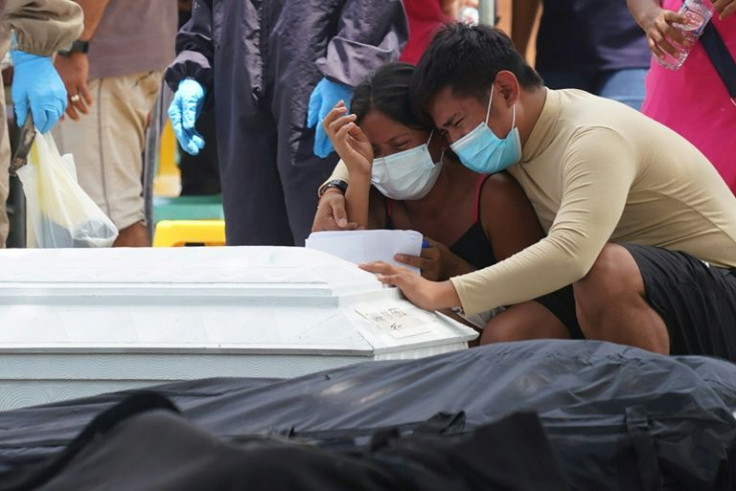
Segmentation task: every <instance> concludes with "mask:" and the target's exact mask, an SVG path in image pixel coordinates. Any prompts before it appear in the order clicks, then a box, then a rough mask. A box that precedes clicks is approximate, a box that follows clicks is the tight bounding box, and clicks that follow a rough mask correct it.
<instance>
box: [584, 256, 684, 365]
mask: <svg viewBox="0 0 736 491" xmlns="http://www.w3.org/2000/svg"><path fill="white" fill-rule="evenodd" d="M573 290H574V291H575V306H576V312H577V316H578V321H579V322H580V328H581V329H582V330H583V333H584V334H585V337H586V339H597V340H601V341H612V342H614V343H619V344H626V345H630V346H636V347H639V348H643V349H646V350H649V351H654V352H657V353H662V354H668V353H669V348H670V340H669V334H668V333H667V327H666V326H665V323H664V321H663V320H662V318H661V317H660V316H659V314H657V312H655V311H654V309H652V307H651V306H650V305H649V304H648V303H647V301H646V300H645V298H644V295H645V292H644V281H643V280H642V277H641V273H640V272H639V267H638V266H637V265H636V261H634V258H633V257H632V256H631V254H629V251H627V250H626V248H624V247H622V246H620V245H617V244H608V245H606V247H604V249H603V251H601V253H600V255H599V256H598V259H596V262H595V264H594V265H593V267H592V268H591V270H590V271H589V272H588V274H587V275H586V276H585V277H584V278H583V279H581V280H580V281H578V282H577V283H575V284H574V285H573Z"/></svg>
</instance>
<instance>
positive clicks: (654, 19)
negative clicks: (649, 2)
mask: <svg viewBox="0 0 736 491" xmlns="http://www.w3.org/2000/svg"><path fill="white" fill-rule="evenodd" d="M637 21H638V23H639V25H640V26H641V28H642V29H643V30H644V32H645V33H646V35H647V43H648V44H649V49H650V50H651V51H652V54H654V56H655V57H656V58H658V59H662V58H664V57H665V53H668V54H670V55H672V56H677V52H678V48H677V47H676V46H675V45H674V44H675V43H676V44H680V43H682V42H684V40H685V38H684V36H683V35H682V32H681V31H680V30H679V29H678V28H677V27H676V24H682V23H683V22H685V17H684V16H682V15H680V14H678V13H677V12H673V11H671V10H667V9H663V8H662V7H658V6H654V7H651V8H649V9H647V10H646V11H645V12H644V13H643V14H642V15H641V16H640V18H639V19H637Z"/></svg>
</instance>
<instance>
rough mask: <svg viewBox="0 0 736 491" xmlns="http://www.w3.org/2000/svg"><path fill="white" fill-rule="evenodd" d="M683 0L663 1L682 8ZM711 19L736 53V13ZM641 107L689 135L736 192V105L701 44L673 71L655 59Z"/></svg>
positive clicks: (663, 4) (682, 133)
mask: <svg viewBox="0 0 736 491" xmlns="http://www.w3.org/2000/svg"><path fill="white" fill-rule="evenodd" d="M681 5H682V0H662V6H663V7H664V8H667V9H670V10H675V11H676V10H678V9H679V8H680V6H681ZM711 22H712V23H713V25H714V26H715V28H716V30H717V31H718V34H719V35H720V36H721V38H722V39H723V41H724V42H725V43H726V46H727V47H728V50H729V52H730V53H731V56H734V57H736V14H732V15H731V16H730V17H728V18H726V20H723V21H721V20H719V19H718V15H717V14H715V13H714V15H713V18H712V19H711ZM646 90H647V92H646V97H645V99H644V104H643V105H642V108H641V110H642V112H643V113H644V114H646V115H647V116H650V117H651V118H653V119H655V120H657V121H659V122H660V123H663V124H664V125H666V126H669V127H670V128H672V129H673V130H675V131H676V132H677V133H679V134H680V135H682V136H684V137H685V138H687V139H688V140H690V142H691V143H692V144H694V145H695V146H696V147H698V149H700V151H701V152H703V153H704V154H705V156H706V157H708V160H710V161H711V162H712V163H713V165H714V166H715V167H716V169H717V170H718V172H719V173H720V174H721V176H722V177H723V179H724V180H725V181H726V184H728V186H729V187H730V188H731V191H732V192H733V193H734V194H736V106H735V105H734V104H733V103H732V102H731V100H730V97H729V95H728V91H727V90H726V86H725V85H724V84H723V81H722V80H721V78H720V77H719V76H718V73H717V72H716V70H715V68H714V67H713V64H712V63H711V61H710V58H708V55H707V54H706V53H705V50H704V49H703V46H702V45H701V44H700V43H698V44H697V45H696V46H695V47H694V48H693V50H692V51H691V52H690V55H689V56H688V58H687V60H685V64H684V65H683V66H682V67H681V68H680V69H679V70H677V71H670V70H667V69H665V68H663V67H661V66H660V65H659V64H658V63H657V62H656V61H654V60H652V64H651V68H650V70H649V74H648V75H647V81H646Z"/></svg>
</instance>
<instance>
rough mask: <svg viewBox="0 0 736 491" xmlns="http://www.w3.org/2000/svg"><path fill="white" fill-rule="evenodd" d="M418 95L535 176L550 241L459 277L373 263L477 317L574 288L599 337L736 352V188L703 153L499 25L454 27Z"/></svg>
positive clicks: (528, 185)
mask: <svg viewBox="0 0 736 491" xmlns="http://www.w3.org/2000/svg"><path fill="white" fill-rule="evenodd" d="M461 46H462V47H461ZM412 97H414V99H415V101H414V102H415V104H416V106H417V107H420V108H422V109H423V110H424V111H426V113H427V115H428V116H430V117H431V118H432V120H433V121H434V124H435V125H436V126H437V127H438V128H439V129H440V130H441V131H442V132H443V133H444V134H445V135H446V137H447V139H448V141H449V142H451V144H452V145H451V148H452V149H453V150H454V151H455V152H456V153H457V154H458V156H459V157H460V159H461V161H462V162H463V164H465V165H466V166H468V167H470V168H472V169H474V170H477V171H481V172H497V171H500V170H503V169H507V170H508V172H509V173H511V174H512V175H513V176H514V177H515V178H516V179H517V180H518V181H519V183H520V184H521V186H522V188H523V189H524V191H525V192H526V194H527V196H528V197H529V199H530V201H531V202H532V204H533V206H534V208H535V210H536V212H537V215H538V217H539V219H540V222H541V224H542V226H543V227H544V228H545V230H546V231H547V232H548V235H547V236H546V237H545V238H544V239H542V240H541V241H540V242H538V243H537V244H534V245H532V246H530V247H528V248H527V249H525V250H523V251H521V252H519V253H518V254H516V255H514V256H512V257H510V258H508V259H506V260H505V261H502V262H499V263H498V264H496V265H493V266H490V267H488V268H486V269H483V270H480V271H476V272H473V273H470V274H467V275H463V276H459V277H455V278H452V279H451V280H450V281H447V282H440V283H436V282H430V281H427V280H425V279H423V278H421V277H420V276H418V275H414V274H412V273H410V272H408V271H407V270H402V269H397V268H393V267H391V266H389V265H386V264H372V265H368V266H366V269H368V270H370V271H373V272H376V273H379V274H380V275H381V276H380V277H381V279H382V280H383V281H384V282H386V283H388V284H393V285H397V286H398V287H399V288H401V290H402V291H403V292H404V294H405V295H406V296H407V297H408V298H409V299H410V300H411V301H413V302H414V303H416V304H417V305H419V306H421V307H423V308H427V309H431V310H436V309H441V308H448V307H453V306H462V308H463V309H464V310H465V311H466V313H469V314H471V313H474V312H478V311H481V310H486V309H490V308H493V307H495V306H498V305H507V304H515V303H519V302H523V301H527V300H531V299H534V298H537V297H540V296H542V295H545V294H548V293H550V292H552V291H554V290H557V289H559V288H561V287H563V286H565V285H568V284H573V288H574V292H575V305H574V307H571V308H573V309H574V310H575V312H576V314H577V321H578V322H579V324H580V327H581V329H582V331H583V333H584V335H585V337H586V338H588V339H599V340H607V341H613V342H618V343H622V344H629V345H633V346H639V347H642V348H645V349H649V350H652V351H657V352H661V353H673V354H707V355H716V356H720V357H723V358H727V359H730V360H736V269H734V268H736V198H734V196H733V195H732V194H731V192H730V191H729V189H728V187H727V186H726V184H725V183H724V182H723V180H722V179H721V178H720V177H719V176H718V174H717V173H716V172H715V170H714V169H713V167H712V166H711V165H710V163H709V162H708V160H707V159H706V158H705V157H704V156H703V155H702V153H701V152H700V151H698V150H697V149H696V148H695V147H693V146H692V145H691V144H690V143H688V142H687V141H686V140H684V139H683V138H681V137H680V136H678V135H677V134H675V133H674V132H672V131H670V130H669V129H667V128H665V127H664V126H662V125H660V124H658V123H656V122H654V121H652V120H650V119H648V118H647V117H645V116H643V115H641V114H639V113H637V112H636V111H634V110H631V109H629V108H627V107H625V106H624V105H622V104H619V103H616V102H612V101H607V100H604V99H600V98H598V97H595V96H592V95H590V94H587V93H585V92H582V91H576V90H564V91H553V90H549V89H546V88H545V87H544V86H543V85H542V82H541V79H539V77H538V75H537V74H536V73H535V72H534V71H533V70H532V69H531V68H530V67H528V66H527V65H526V63H525V62H524V61H523V59H522V58H521V56H520V55H519V54H518V53H517V52H516V51H515V50H514V48H513V46H512V44H511V42H510V41H509V39H508V38H507V37H506V36H505V35H504V34H503V33H501V32H499V31H495V30H492V29H490V28H487V27H473V28H471V27H466V26H450V27H448V28H446V29H444V30H443V31H442V33H441V34H440V35H439V36H438V37H436V38H435V40H434V41H433V43H432V45H431V46H430V48H429V50H428V51H427V53H426V54H425V56H424V57H423V58H422V60H421V61H420V63H419V66H418V68H417V72H416V75H415V79H414V84H413V86H412ZM517 130H518V132H517ZM333 177H337V176H333ZM495 321H496V319H494V320H492V321H491V322H490V323H489V325H488V326H487V327H486V330H489V329H490V330H494V329H503V328H504V326H502V325H498V324H494V322H495Z"/></svg>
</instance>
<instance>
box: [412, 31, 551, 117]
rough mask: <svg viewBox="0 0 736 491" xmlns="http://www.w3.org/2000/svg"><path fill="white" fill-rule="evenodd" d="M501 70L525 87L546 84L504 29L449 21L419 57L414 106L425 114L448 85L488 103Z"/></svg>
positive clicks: (413, 84)
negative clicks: (510, 74) (509, 73)
mask: <svg viewBox="0 0 736 491" xmlns="http://www.w3.org/2000/svg"><path fill="white" fill-rule="evenodd" d="M501 70H508V71H510V72H511V73H513V74H514V75H516V78H517V79H518V80H519V84H520V85H521V86H522V87H524V88H526V89H533V88H536V87H541V86H542V85H543V81H542V78H541V77H540V76H539V74H538V73H537V72H535V71H534V69H533V68H532V67H530V66H529V65H528V64H527V63H526V61H525V60H524V57H523V56H521V54H519V52H518V51H516V48H514V44H513V43H512V42H511V39H509V37H508V36H507V35H506V34H504V33H503V32H502V31H499V30H498V29H494V28H492V27H489V26H484V25H478V26H469V25H466V24H463V23H460V22H458V23H454V24H447V25H446V26H445V27H443V28H442V29H441V30H440V31H439V32H438V33H437V34H436V35H435V37H434V39H432V43H431V44H430V45H429V47H428V48H427V51H425V53H424V55H422V58H421V59H420V60H419V64H418V65H417V68H416V72H415V75H414V77H413V78H412V82H411V97H412V107H414V110H415V111H416V112H417V113H419V114H421V115H422V116H421V117H424V115H425V114H426V110H427V107H428V105H429V104H430V103H431V102H432V99H434V97H435V96H436V95H437V94H438V93H439V92H440V91H441V90H442V89H444V88H445V87H448V86H449V87H451V88H452V93H453V94H454V95H456V96H459V97H474V98H476V99H477V100H479V101H481V102H484V103H485V102H487V101H488V89H489V88H490V87H491V84H492V83H493V81H494V80H495V78H496V75H497V74H498V72H500V71H501Z"/></svg>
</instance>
